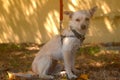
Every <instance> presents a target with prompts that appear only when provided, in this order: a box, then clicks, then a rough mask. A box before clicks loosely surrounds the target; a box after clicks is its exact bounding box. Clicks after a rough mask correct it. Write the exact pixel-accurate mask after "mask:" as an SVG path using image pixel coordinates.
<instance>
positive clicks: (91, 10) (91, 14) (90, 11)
mask: <svg viewBox="0 0 120 80" xmlns="http://www.w3.org/2000/svg"><path fill="white" fill-rule="evenodd" d="M96 10H97V6H95V7H93V8H91V9H90V10H89V13H90V16H91V17H92V16H93V15H94V13H95V11H96Z"/></svg>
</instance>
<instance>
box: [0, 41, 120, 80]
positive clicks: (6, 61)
mask: <svg viewBox="0 0 120 80" xmlns="http://www.w3.org/2000/svg"><path fill="white" fill-rule="evenodd" d="M41 46H42V45H38V44H32V43H25V44H13V43H9V44H0V80H8V74H7V72H8V71H9V72H28V71H31V63H32V61H33V59H34V57H35V54H36V53H37V52H38V51H39V49H40V48H41ZM75 67H76V68H78V69H79V70H80V71H81V72H80V74H78V79H77V80H120V45H119V44H115V43H109V44H84V45H82V47H81V49H79V50H78V52H77V56H76V65H75ZM15 80H18V79H15ZM34 80H35V79H34ZM56 80H66V79H65V78H63V79H56Z"/></svg>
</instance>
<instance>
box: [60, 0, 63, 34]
mask: <svg viewBox="0 0 120 80" xmlns="http://www.w3.org/2000/svg"><path fill="white" fill-rule="evenodd" d="M62 21H63V0H60V35H61V32H62Z"/></svg>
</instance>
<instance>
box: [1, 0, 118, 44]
mask: <svg viewBox="0 0 120 80" xmlns="http://www.w3.org/2000/svg"><path fill="white" fill-rule="evenodd" d="M63 1H64V10H72V11H75V10H79V9H89V8H91V7H93V6H94V5H97V6H98V10H97V12H96V13H95V16H94V17H93V19H92V20H91V24H90V29H89V32H88V34H87V36H86V40H85V42H86V43H88V42H89V43H98V42H120V35H119V34H120V3H119V0H116V1H114V0H63ZM67 23H68V17H67V16H65V15H64V20H63V26H64V27H66V26H67ZM56 34H59V0H0V43H8V42H16V43H21V42H33V43H43V42H46V41H48V40H49V39H50V38H52V37H53V36H54V35H56Z"/></svg>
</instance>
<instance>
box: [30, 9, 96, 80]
mask: <svg viewBox="0 0 120 80" xmlns="http://www.w3.org/2000/svg"><path fill="white" fill-rule="evenodd" d="M95 11H96V7H93V8H92V9H90V10H80V11H77V12H72V11H65V12H64V13H65V14H66V15H68V16H69V17H70V21H69V24H68V28H67V29H65V30H64V31H63V32H62V34H61V35H57V36H55V37H54V38H52V39H51V40H50V41H49V42H47V43H46V44H45V45H44V46H43V47H42V48H41V50H40V51H39V52H38V54H37V55H36V57H35V59H34V61H33V63H32V70H33V72H34V73H35V74H36V75H39V77H40V78H43V79H53V78H54V77H53V76H52V75H51V73H52V72H53V71H54V69H55V67H56V66H57V61H63V62H64V67H65V70H66V73H67V75H68V78H70V79H71V78H76V77H77V76H76V75H75V74H74V73H76V72H79V70H77V69H75V68H74V64H75V63H74V56H75V52H76V51H77V49H78V48H79V47H80V45H81V44H82V42H83V40H84V38H85V34H86V32H87V30H88V26H89V21H90V18H91V17H92V16H93V14H94V12H95Z"/></svg>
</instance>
